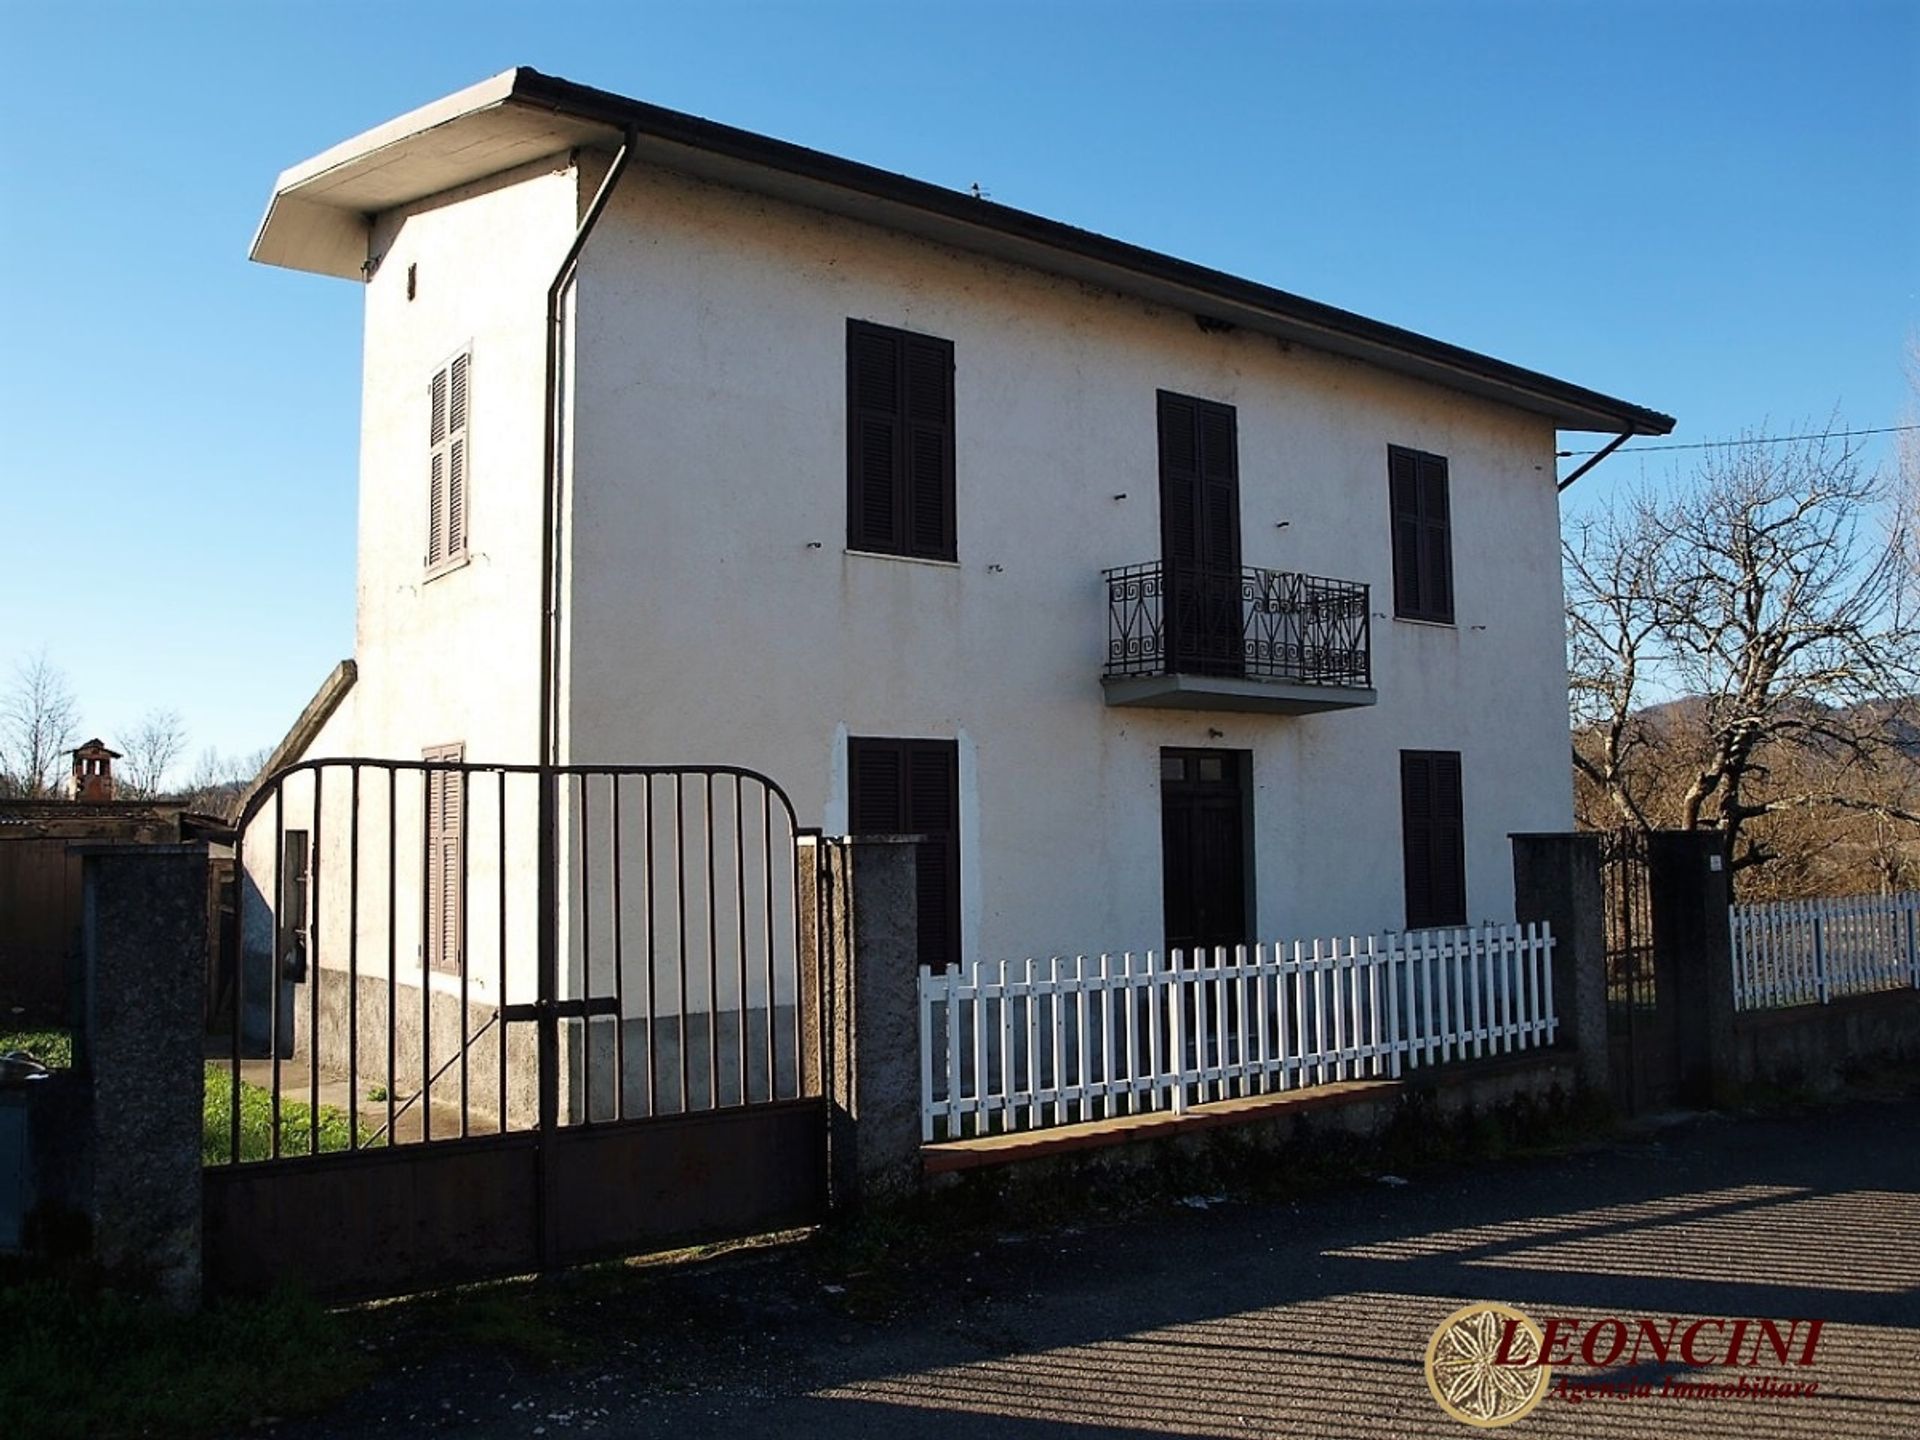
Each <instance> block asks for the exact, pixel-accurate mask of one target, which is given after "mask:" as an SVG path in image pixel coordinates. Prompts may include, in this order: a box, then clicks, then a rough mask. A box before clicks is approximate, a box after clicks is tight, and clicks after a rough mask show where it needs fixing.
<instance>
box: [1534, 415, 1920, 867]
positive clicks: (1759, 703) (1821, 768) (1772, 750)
mask: <svg viewBox="0 0 1920 1440" xmlns="http://www.w3.org/2000/svg"><path fill="white" fill-rule="evenodd" d="M1893 489H1894V487H1893V485H1892V482H1891V480H1890V479H1889V478H1887V477H1882V476H1877V475H1875V474H1873V473H1872V472H1870V471H1869V470H1868V469H1867V468H1866V467H1865V466H1864V465H1863V464H1862V462H1861V458H1860V453H1859V451H1858V450H1857V449H1856V448H1853V447H1851V446H1849V445H1848V444H1846V443H1845V442H1844V441H1843V439H1841V438H1840V437H1838V436H1833V435H1828V436H1825V437H1822V438H1819V439H1815V440H1808V441H1798V442H1792V443H1789V444H1784V445H1753V444H1747V445H1730V446H1727V447H1725V448H1722V449H1717V450H1713V451H1709V452H1707V456H1706V459H1705V460H1704V461H1703V462H1702V464H1701V466H1700V468H1699V470H1698V472H1697V473H1696V474H1695V476H1694V477H1693V478H1692V481H1691V483H1689V484H1686V485H1683V486H1680V487H1678V488H1677V489H1676V490H1674V491H1673V492H1672V493H1670V494H1666V495H1658V494H1654V493H1651V492H1642V493H1640V494H1638V495H1636V496H1634V497H1633V498H1632V499H1631V500H1630V502H1629V503H1628V505H1627V506H1626V508H1625V509H1624V510H1623V511H1622V512H1621V514H1620V515H1619V516H1618V517H1617V518H1613V519H1608V520H1603V521H1599V522H1595V523H1594V524H1591V525H1588V526H1586V527H1582V528H1581V529H1578V530H1576V531H1575V533H1574V534H1573V535H1572V536H1570V537H1569V540H1568V542H1567V546H1566V561H1567V574H1568V586H1567V589H1568V606H1569V626H1570V628H1569V636H1570V638H1569V670H1570V672H1571V674H1572V681H1573V694H1574V697H1575V698H1574V713H1575V719H1576V725H1577V727H1578V728H1579V733H1578V735H1577V736H1576V742H1575V747H1574V751H1575V760H1574V763H1575V768H1576V772H1577V774H1578V775H1579V777H1580V779H1581V781H1582V782H1583V784H1584V785H1585V786H1587V787H1590V789H1591V790H1592V792H1593V793H1594V794H1595V795H1596V796H1597V797H1599V798H1600V799H1602V800H1603V801H1604V804H1605V806H1606V807H1607V808H1608V809H1609V810H1610V812H1611V813H1612V814H1614V815H1615V816H1617V817H1618V821H1616V823H1619V822H1624V823H1628V824H1634V825H1647V824H1650V823H1663V824H1677V825H1680V826H1683V827H1686V828H1704V829H1712V830H1715V831H1718V832H1719V834H1720V836H1721V841H1722V845H1723V848H1724V852H1725V854H1726V856H1727V859H1728V862H1729V864H1730V865H1731V866H1732V867H1733V868H1734V869H1735V870H1736V871H1744V870H1749V869H1752V868H1753V867H1757V866H1761V865H1764V864H1766V863H1767V862H1769V861H1772V860H1775V859H1777V858H1778V857H1779V855H1780V854H1781V851H1780V849H1779V848H1778V846H1777V845H1776V844H1774V843H1771V842H1770V841H1769V839H1768V838H1767V835H1766V833H1765V832H1766V827H1765V826H1764V825H1763V826H1761V827H1760V829H1759V830H1756V829H1754V828H1753V826H1754V822H1756V821H1762V820H1764V819H1766V818H1767V817H1777V816H1783V815H1785V814H1787V813H1789V812H1795V811H1807V810H1819V811H1833V812H1850V813H1857V814H1862V815H1871V816H1874V817H1877V818H1878V820H1880V821H1881V822H1883V823H1892V824H1898V825H1920V813H1915V812H1914V811H1913V810H1912V809H1910V808H1909V807H1908V806H1907V805H1906V804H1905V803H1903V802H1904V798H1905V795H1904V784H1902V785H1890V784H1889V783H1888V779H1889V775H1890V773H1897V772H1903V771H1904V769H1905V767H1907V766H1910V764H1911V761H1912V757H1911V756H1910V755H1908V754H1906V753H1905V752H1904V751H1903V750H1902V749H1901V746H1902V744H1903V743H1910V739H1911V734H1912V732H1911V730H1910V728H1909V726H1910V723H1911V718H1912V708H1911V707H1912V696H1913V692H1914V688H1915V680H1916V674H1917V670H1916V649H1917V646H1916V633H1915V630H1914V627H1913V625H1912V623H1911V619H1910V617H1909V615H1908V613H1907V604H1908V601H1909V599H1910V597H1911V594H1912V592H1911V590H1910V589H1909V588H1908V586H1907V585H1906V583H1905V581H1906V575H1905V574H1904V565H1905V561H1906V557H1907V556H1908V555H1909V554H1910V553H1911V550H1910V540H1911V529H1910V524H1911V517H1910V516H1908V515H1906V514H1905V512H1904V511H1903V508H1902V507H1900V506H1899V505H1897V504H1896V503H1894V494H1893ZM1650 701H1667V702H1678V703H1669V704H1667V705H1665V706H1662V707H1660V709H1659V710H1657V711H1655V712H1652V713H1649V712H1648V711H1647V709H1646V708H1645V707H1646V706H1647V705H1648V703H1649V702H1650ZM1903 737H1905V739H1904V740H1903Z"/></svg>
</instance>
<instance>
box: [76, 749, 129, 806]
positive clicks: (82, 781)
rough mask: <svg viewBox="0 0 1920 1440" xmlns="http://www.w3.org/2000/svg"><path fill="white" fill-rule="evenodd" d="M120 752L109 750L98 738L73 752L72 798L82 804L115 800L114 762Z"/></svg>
mask: <svg viewBox="0 0 1920 1440" xmlns="http://www.w3.org/2000/svg"><path fill="white" fill-rule="evenodd" d="M119 758H120V752H119V751H118V750H109V749H108V748H107V747H106V746H105V745H103V744H101V743H100V740H99V738H98V737H97V736H96V737H95V738H94V739H92V740H89V741H87V743H86V744H84V745H82V746H81V747H80V748H79V749H78V750H75V751H74V752H73V784H72V796H73V798H74V799H75V800H77V801H80V802H82V803H92V802H97V801H102V800H111V799H113V762H114V761H116V760H118V759H119Z"/></svg>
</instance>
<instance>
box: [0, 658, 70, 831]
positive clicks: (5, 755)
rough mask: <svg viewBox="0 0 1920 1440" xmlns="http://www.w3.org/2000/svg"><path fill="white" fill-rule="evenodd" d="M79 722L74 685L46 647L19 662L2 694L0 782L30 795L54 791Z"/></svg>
mask: <svg viewBox="0 0 1920 1440" xmlns="http://www.w3.org/2000/svg"><path fill="white" fill-rule="evenodd" d="M78 724H79V706H78V704H77V703H76V702H75V700H74V697H73V690H72V687H71V686H69V685H68V683H67V677H66V675H65V674H64V673H63V672H62V671H61V670H60V668H59V666H57V665H55V664H54V663H53V661H52V660H51V659H49V658H48V656H47V652H46V651H45V650H44V649H43V650H41V651H40V653H39V654H37V655H35V656H33V657H32V658H31V659H27V660H22V661H20V662H19V663H18V664H17V665H15V666H14V671H13V687H12V689H11V690H10V691H8V693H7V694H6V695H5V696H0V772H4V779H3V780H0V783H4V785H5V786H6V788H7V789H8V790H10V791H12V792H13V793H14V794H16V795H20V796H22V797H24V798H26V799H29V800H34V799H39V798H40V797H42V796H45V795H49V794H52V793H53V791H54V789H55V787H56V786H57V785H58V784H59V776H60V760H61V757H62V756H64V755H65V754H67V752H69V751H71V750H72V749H73V747H74V743H75V740H76V738H77V730H76V727H77V726H78Z"/></svg>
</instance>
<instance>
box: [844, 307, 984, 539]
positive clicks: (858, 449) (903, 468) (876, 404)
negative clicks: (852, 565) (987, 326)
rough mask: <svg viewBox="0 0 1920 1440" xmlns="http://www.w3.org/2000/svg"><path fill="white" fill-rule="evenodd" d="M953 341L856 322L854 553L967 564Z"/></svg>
mask: <svg viewBox="0 0 1920 1440" xmlns="http://www.w3.org/2000/svg"><path fill="white" fill-rule="evenodd" d="M953 508H954V507H953V342H952V341H951V340H938V339H935V338H934V337H933V336H931V335H915V334H913V333H912V332H910V331H907V330H890V329H887V328H886V327H885V326H881V325H869V324H867V323H866V322H865V321H862V320H849V321H847V548H849V549H851V550H872V551H877V552H879V553H880V554H883V555H911V556H916V557H918V558H920V559H924V560H952V559H955V558H957V557H956V551H955V544H954V523H953Z"/></svg>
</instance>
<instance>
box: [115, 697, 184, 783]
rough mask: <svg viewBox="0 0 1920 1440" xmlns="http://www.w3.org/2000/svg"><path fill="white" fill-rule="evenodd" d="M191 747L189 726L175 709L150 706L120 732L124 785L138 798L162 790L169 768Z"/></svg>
mask: <svg viewBox="0 0 1920 1440" xmlns="http://www.w3.org/2000/svg"><path fill="white" fill-rule="evenodd" d="M186 747H187V728H186V725H185V723H184V722H183V721H182V720H181V719H180V715H179V712H178V711H175V710H149V711H148V712H147V713H146V715H145V716H144V717H142V719H141V721H140V723H139V724H138V725H135V726H133V727H131V728H130V729H128V730H124V731H122V732H121V734H120V749H121V751H122V752H123V753H122V755H121V764H120V787H119V788H120V789H122V790H124V791H125V792H126V794H127V795H128V796H129V797H130V798H132V799H136V800H150V799H152V798H153V797H154V796H156V795H159V794H161V793H162V787H163V786H164V784H165V782H166V778H167V771H169V770H171V769H172V768H173V765H174V762H175V761H177V760H178V759H179V758H180V752H181V751H183V750H185V749H186Z"/></svg>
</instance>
